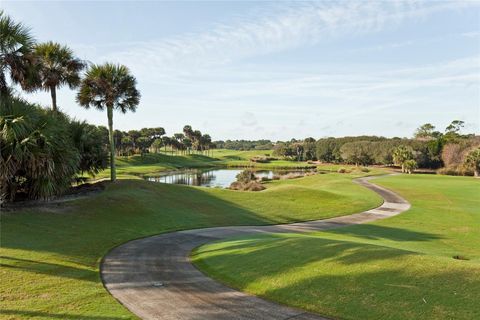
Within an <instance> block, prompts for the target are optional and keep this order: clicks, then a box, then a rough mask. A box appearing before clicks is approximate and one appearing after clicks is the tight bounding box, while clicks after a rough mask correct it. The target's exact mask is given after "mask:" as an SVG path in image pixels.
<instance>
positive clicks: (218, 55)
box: [105, 1, 478, 77]
mask: <svg viewBox="0 0 480 320" xmlns="http://www.w3.org/2000/svg"><path fill="white" fill-rule="evenodd" d="M470 5H478V3H476V2H472V1H470V2H459V1H455V2H449V1H445V2H416V1H372V2H364V1H361V2H360V1H342V2H333V1H323V2H314V3H298V2H296V3H294V5H293V4H292V5H291V4H281V5H277V6H271V7H269V8H268V10H264V11H260V12H255V13H254V14H253V15H250V16H245V17H239V18H237V19H236V20H235V21H233V22H232V23H231V24H217V25H215V26H214V27H213V28H212V29H211V30H207V31H205V32H203V33H192V34H184V35H180V36H176V37H172V38H167V39H158V40H152V41H150V42H143V43H134V44H133V43H132V44H131V45H127V44H121V45H122V46H123V48H125V46H126V47H127V49H123V50H122V49H120V50H119V51H116V52H115V53H112V54H111V55H107V57H105V58H106V59H108V60H113V61H118V62H121V63H124V64H126V65H129V66H131V68H132V69H133V70H134V71H135V73H137V74H141V75H142V76H143V75H145V76H146V77H152V74H156V75H158V76H159V77H161V76H163V75H164V74H165V73H171V72H175V73H180V74H182V72H184V73H185V72H186V73H188V74H190V73H191V72H192V71H194V70H195V69H196V68H202V67H206V66H212V65H224V64H227V63H229V62H232V61H235V60H239V59H243V58H248V57H252V56H258V55H263V54H268V53H272V52H278V51H282V50H286V49H291V48H295V47H298V46H302V45H309V44H314V43H317V42H318V41H321V40H323V39H327V38H331V37H337V36H341V35H345V34H359V33H365V32H374V31H376V30H380V29H382V28H385V27H386V26H389V27H391V26H392V25H394V24H396V23H399V22H401V21H404V20H405V19H409V18H420V17H423V16H426V15H429V14H432V13H434V12H437V11H442V10H451V9H455V8H461V7H464V6H470ZM401 45H403V44H401Z"/></svg>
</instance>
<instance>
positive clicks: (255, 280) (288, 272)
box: [193, 175, 480, 319]
mask: <svg viewBox="0 0 480 320" xmlns="http://www.w3.org/2000/svg"><path fill="white" fill-rule="evenodd" d="M376 183H379V184H381V185H383V186H386V187H388V188H391V189H393V190H396V191H398V192H399V193H400V194H402V195H403V196H404V197H405V198H407V199H409V200H410V202H411V203H412V209H411V210H410V211H408V212H406V213H403V214H401V215H399V216H396V217H393V218H390V219H387V220H383V221H379V222H376V223H371V224H366V225H359V226H353V227H348V228H343V229H338V230H332V231H329V232H318V233H313V234H308V235H267V236H257V237H249V238H239V239H233V240H231V241H223V242H220V243H214V244H209V245H206V246H204V247H201V248H199V249H198V250H197V252H196V253H195V254H194V256H193V259H194V261H195V263H196V264H197V265H198V266H199V267H200V268H201V269H203V270H205V271H206V272H207V273H209V274H210V275H212V276H214V277H215V278H217V279H219V280H221V281H224V282H226V283H227V284H229V285H231V286H234V287H236V288H240V289H242V290H244V291H247V292H250V293H253V294H256V295H260V296H263V297H266V298H268V299H273V300H276V301H279V302H282V303H286V304H289V305H293V306H296V307H300V308H304V309H307V310H310V311H314V312H318V313H320V314H323V315H327V316H331V317H335V318H342V319H420V318H421V319H453V318H455V319H479V318H480V305H479V304H478V301H480V246H479V244H480V209H479V208H480V198H479V197H478V195H479V194H480V181H478V180H474V179H472V178H466V177H448V176H433V175H432V176H427V175H413V176H406V175H405V176H397V177H391V178H382V179H379V180H376ZM454 255H461V256H464V257H467V258H469V259H470V260H469V261H464V260H455V259H453V258H452V256H454Z"/></svg>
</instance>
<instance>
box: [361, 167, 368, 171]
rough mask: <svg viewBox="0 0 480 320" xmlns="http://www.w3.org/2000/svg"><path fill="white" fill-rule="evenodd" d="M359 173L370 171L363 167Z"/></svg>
mask: <svg viewBox="0 0 480 320" xmlns="http://www.w3.org/2000/svg"><path fill="white" fill-rule="evenodd" d="M360 171H362V172H370V169H368V168H366V167H363V168H361V169H360Z"/></svg>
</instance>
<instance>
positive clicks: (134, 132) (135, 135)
mask: <svg viewBox="0 0 480 320" xmlns="http://www.w3.org/2000/svg"><path fill="white" fill-rule="evenodd" d="M127 134H128V136H129V137H130V138H132V141H133V148H134V149H136V148H138V146H137V140H138V138H140V137H141V136H142V134H141V133H140V131H139V130H129V131H128V132H127Z"/></svg>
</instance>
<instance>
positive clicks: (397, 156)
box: [393, 145, 413, 172]
mask: <svg viewBox="0 0 480 320" xmlns="http://www.w3.org/2000/svg"><path fill="white" fill-rule="evenodd" d="M411 159H413V151H412V148H410V147H407V146H404V145H401V146H398V147H397V148H395V149H394V150H393V162H394V163H395V164H396V165H397V166H401V167H402V172H405V161H407V160H411Z"/></svg>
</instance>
